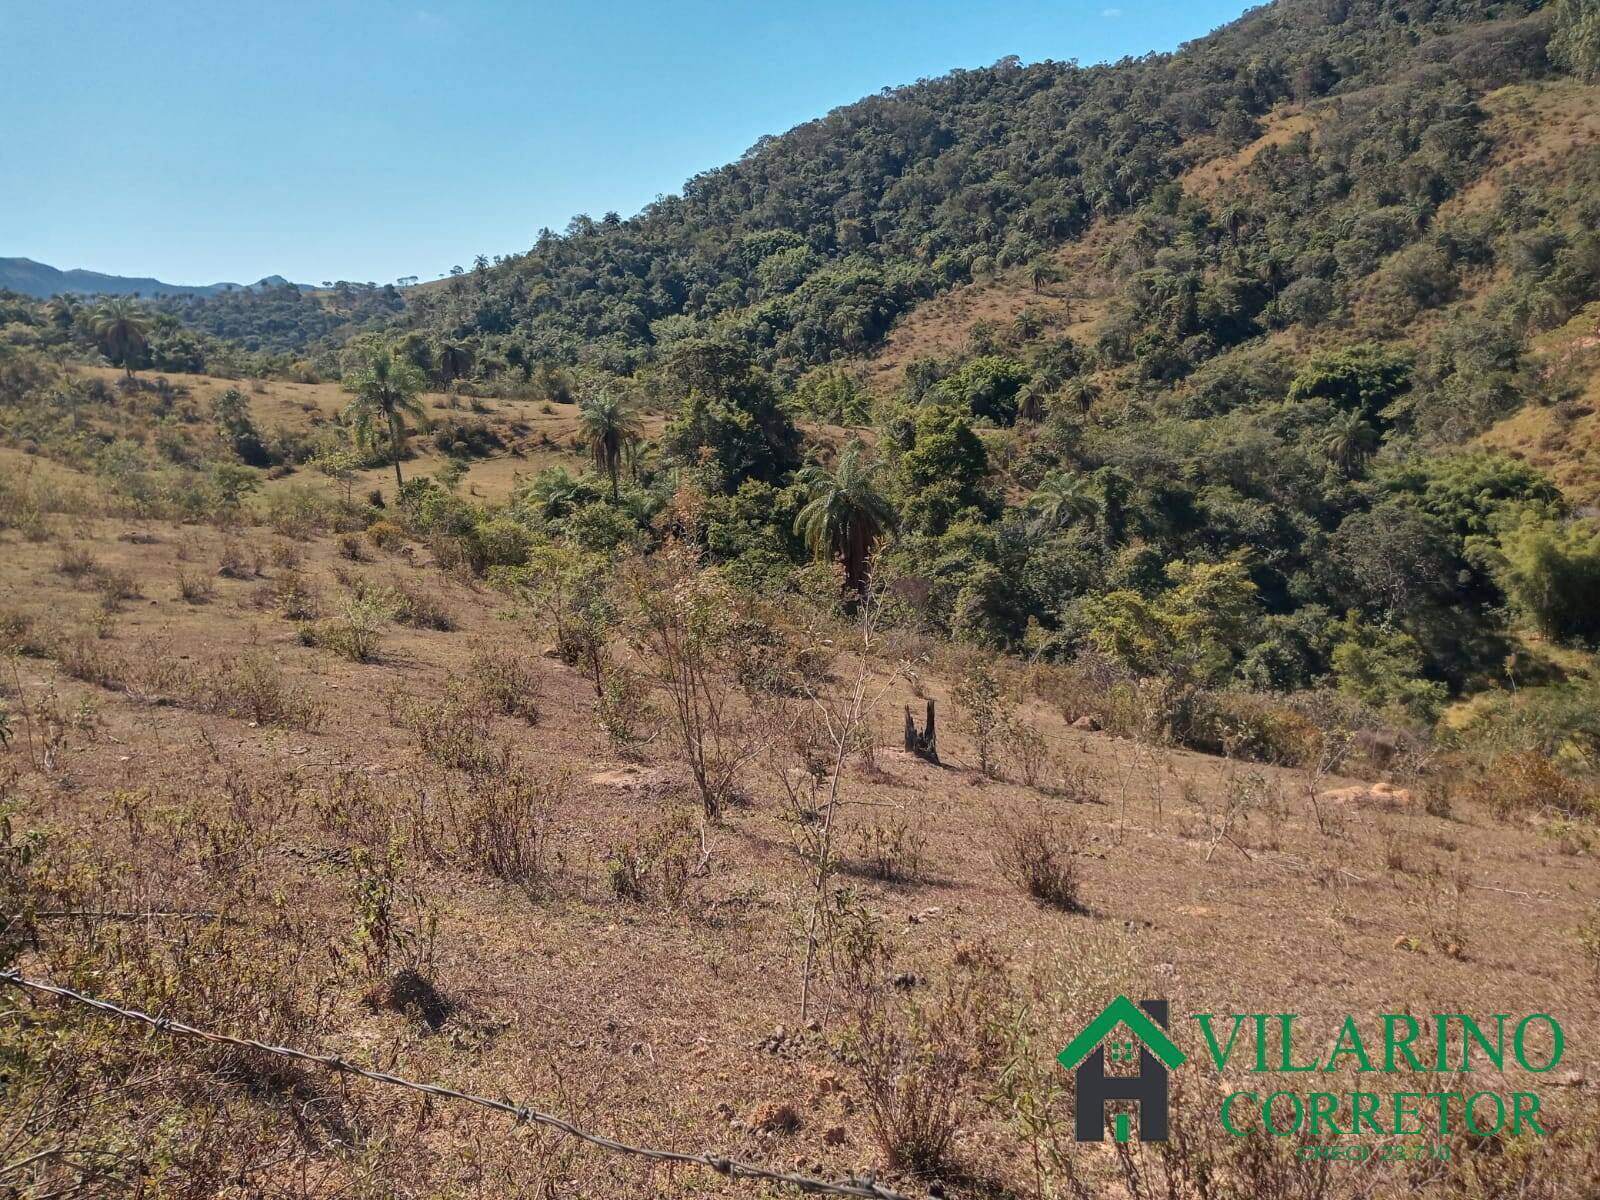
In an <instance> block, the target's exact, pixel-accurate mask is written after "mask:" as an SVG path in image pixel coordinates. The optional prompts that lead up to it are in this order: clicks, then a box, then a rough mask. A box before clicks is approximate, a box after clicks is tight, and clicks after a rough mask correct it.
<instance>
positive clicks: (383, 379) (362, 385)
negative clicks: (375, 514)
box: [344, 345, 425, 488]
mask: <svg viewBox="0 0 1600 1200" xmlns="http://www.w3.org/2000/svg"><path fill="white" fill-rule="evenodd" d="M423 383H424V380H423V377H422V372H421V370H419V369H418V368H417V367H416V365H415V364H413V363H412V362H411V361H410V360H409V359H406V358H405V357H403V356H401V355H399V354H396V353H395V352H394V350H393V349H392V348H391V347H389V346H382V345H376V346H371V347H368V348H367V349H365V350H364V351H363V352H361V354H360V356H359V357H358V358H357V360H356V364H355V367H354V369H352V370H350V371H347V372H346V373H345V377H344V390H345V391H347V392H349V393H351V395H352V396H353V399H352V400H351V401H350V403H349V404H348V405H347V406H346V407H345V410H344V415H345V420H346V421H348V422H349V424H350V431H351V434H352V435H353V437H354V439H355V442H356V444H357V445H358V446H365V447H374V446H376V445H378V443H379V439H380V438H386V439H387V441H388V451H389V457H390V458H391V459H392V460H393V462H394V483H395V487H396V488H399V487H402V486H404V484H405V480H403V479H402V478H401V477H400V457H401V455H403V454H404V453H405V449H406V418H407V417H410V418H411V419H412V420H413V421H416V422H418V423H419V424H420V423H421V422H422V421H423V420H424V419H425V417H424V414H423V411H422V400H421V396H422V387H423Z"/></svg>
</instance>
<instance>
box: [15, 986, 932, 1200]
mask: <svg viewBox="0 0 1600 1200" xmlns="http://www.w3.org/2000/svg"><path fill="white" fill-rule="evenodd" d="M0 984H6V985H9V986H11V987H15V988H21V989H23V990H25V991H31V992H37V993H40V994H42V995H46V996H55V997H56V998H58V999H61V1000H70V1001H72V1002H73V1003H75V1004H81V1005H83V1006H85V1007H87V1008H91V1009H94V1010H95V1011H97V1012H102V1013H106V1014H108V1015H110V1016H113V1017H118V1018H120V1019H122V1020H125V1021H132V1022H136V1023H138V1024H142V1025H148V1026H150V1027H151V1028H152V1029H155V1030H157V1031H158V1032H161V1033H164V1034H168V1035H170V1036H173V1037H186V1038H193V1039H195V1040H196V1041H202V1042H210V1043H212V1044H213V1045H224V1046H237V1047H238V1048H240V1049H242V1050H255V1051H259V1052H261V1053H263V1054H270V1055H274V1056H275V1057H278V1058H288V1059H293V1060H296V1061H298V1062H306V1063H312V1064H314V1065H316V1066H319V1067H322V1068H323V1069H324V1070H328V1071H334V1072H339V1073H343V1074H347V1075H355V1076H358V1077H360V1078H362V1079H367V1080H370V1081H371V1082H373V1083H383V1084H388V1085H389V1086H391V1087H398V1088H405V1089H407V1090H409V1091H413V1092H417V1093H419V1094H421V1095H424V1096H428V1097H436V1098H438V1099H441V1100H459V1101H461V1102H462V1103H464V1104H473V1105H476V1106H477V1107H479V1108H484V1109H489V1110H490V1111H492V1112H499V1113H502V1114H504V1115H506V1116H508V1117H511V1118H512V1119H513V1120H514V1121H515V1122H516V1123H517V1124H519V1125H526V1124H530V1123H531V1124H535V1125H542V1126H544V1127H545V1128H547V1129H554V1130H556V1131H557V1132H558V1133H561V1134H564V1135H566V1136H567V1137H571V1138H575V1139H577V1140H578V1141H581V1142H587V1143H588V1144H589V1145H591V1146H597V1147H599V1148H600V1149H602V1150H609V1151H611V1152H612V1153H614V1154H628V1155H632V1156H634V1157H636V1158H645V1159H649V1160H651V1161H653V1162H663V1163H683V1164H685V1165H688V1166H696V1167H704V1168H706V1169H707V1170H710V1171H715V1172H716V1173H717V1174H719V1175H724V1176H728V1177H730V1178H736V1179H756V1180H762V1181H764V1182H767V1183H775V1184H780V1185H782V1186H784V1187H792V1188H795V1189H796V1190H798V1191H800V1192H802V1193H809V1194H821V1195H831V1196H860V1197H865V1198H866V1200H911V1197H909V1196H906V1195H904V1194H903V1193H900V1192H896V1191H893V1190H891V1189H890V1188H886V1187H884V1186H883V1185H882V1184H880V1183H878V1182H877V1181H876V1180H874V1179H873V1178H872V1177H871V1176H870V1175H869V1176H865V1177H863V1178H861V1179H849V1180H844V1181H840V1182H837V1183H831V1182H829V1181H827V1180H825V1179H817V1178H814V1177H812V1176H809V1175H798V1174H793V1173H791V1172H788V1171H779V1170H776V1169H774V1168H772V1167H765V1166H761V1165H760V1164H758V1163H748V1162H741V1161H739V1160H738V1159H733V1158H727V1157H724V1156H722V1155H719V1154H714V1153H712V1152H711V1151H709V1150H706V1151H702V1152H700V1153H698V1154H691V1153H689V1152H687V1151H683V1150H662V1149H657V1148H652V1147H649V1146H634V1145H631V1144H629V1143H627V1142H623V1141H618V1140H617V1139H616V1138H613V1137H608V1136H607V1135H605V1134H603V1133H593V1132H590V1131H589V1130H586V1129H583V1128H580V1127H579V1126H577V1125H575V1124H573V1123H572V1122H571V1121H569V1120H567V1119H566V1118H565V1117H560V1116H557V1115H555V1114H554V1113H547V1112H541V1111H540V1110H538V1109H536V1108H533V1107H531V1106H529V1105H526V1104H517V1103H515V1102H513V1101H511V1100H493V1099H490V1098H489V1097H488V1096H478V1095H474V1094H473V1093H471V1092H462V1091H458V1090H456V1089H455V1088H449V1087H444V1086H443V1085H441V1084H437V1083H418V1082H417V1081H415V1080H411V1079H403V1078H401V1077H400V1076H398V1075H391V1074H390V1073H389V1072H387V1071H374V1070H370V1069H368V1068H366V1067H360V1066H357V1065H356V1064H354V1063H350V1062H346V1061H345V1060H344V1059H342V1058H339V1057H338V1056H336V1055H332V1054H313V1053H312V1052H311V1051H309V1050H298V1049H296V1048H294V1047H293V1046H273V1045H269V1044H268V1043H266V1042H259V1041H256V1040H255V1039H254V1038H246V1037H234V1036H233V1035H231V1034H226V1033H216V1032H213V1031H211V1030H207V1029H199V1028H196V1027H195V1026H193V1025H186V1024H184V1023H183V1022H182V1021H175V1020H173V1019H172V1018H171V1017H164V1016H162V1017H156V1016H151V1015H150V1014H149V1013H146V1012H141V1011H139V1010H138V1009H136V1008H124V1007H122V1006H121V1005H118V1004H113V1003H111V1002H110V1001H108V1000H100V999H97V998H96V997H94V996H88V995H85V994H84V993H82V992H78V991H74V990H73V989H72V988H68V987H62V986H61V985H59V984H54V983H45V982H43V981H41V980H37V979H29V978H27V977H26V976H24V975H23V974H22V973H21V972H18V971H0Z"/></svg>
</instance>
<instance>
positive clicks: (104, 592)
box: [94, 570, 141, 612]
mask: <svg viewBox="0 0 1600 1200" xmlns="http://www.w3.org/2000/svg"><path fill="white" fill-rule="evenodd" d="M94 587H95V591H97V592H99V593H100V607H101V608H103V609H104V610H105V611H106V612H116V611H117V610H118V609H119V608H120V607H121V606H122V604H123V602H124V601H127V600H137V599H138V598H139V596H140V595H141V593H140V591H139V584H138V581H137V580H135V579H134V577H133V576H132V575H131V574H130V573H129V572H127V571H108V570H100V571H97V572H96V573H95V577H94Z"/></svg>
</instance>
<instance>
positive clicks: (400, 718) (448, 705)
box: [396, 680, 511, 775]
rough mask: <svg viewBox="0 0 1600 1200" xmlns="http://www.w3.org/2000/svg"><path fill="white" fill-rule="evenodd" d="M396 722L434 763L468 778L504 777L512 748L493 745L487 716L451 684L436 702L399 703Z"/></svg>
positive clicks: (454, 683)
mask: <svg viewBox="0 0 1600 1200" xmlns="http://www.w3.org/2000/svg"><path fill="white" fill-rule="evenodd" d="M396 722H397V723H398V724H400V725H403V726H405V727H406V728H408V729H410V730H411V731H412V732H413V733H415V734H416V735H417V745H418V746H419V747H420V748H421V750H422V752H423V753H424V754H426V755H427V756H428V757H429V758H431V759H432V760H433V761H434V762H436V763H438V764H439V765H440V766H443V767H450V768H452V769H453V770H457V771H465V772H467V773H468V774H469V775H493V774H504V773H505V772H506V771H507V770H508V769H509V767H510V763H511V747H510V746H509V745H507V744H506V743H504V742H499V741H496V740H495V738H494V736H493V730H492V729H491V728H490V725H489V715H488V713H486V712H485V711H484V710H483V707H482V706H481V705H479V704H474V703H472V702H470V701H469V699H468V698H467V697H466V696H465V695H464V694H463V692H462V688H461V686H460V684H459V682H458V681H455V680H452V681H451V682H450V684H449V685H448V686H447V687H446V689H445V694H444V696H443V697H442V698H441V699H439V700H432V701H429V700H413V701H401V703H400V705H399V708H398V711H397V713H396Z"/></svg>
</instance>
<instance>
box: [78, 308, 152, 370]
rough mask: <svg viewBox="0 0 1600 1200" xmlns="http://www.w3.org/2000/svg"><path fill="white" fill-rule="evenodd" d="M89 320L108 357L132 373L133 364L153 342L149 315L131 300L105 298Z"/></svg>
mask: <svg viewBox="0 0 1600 1200" xmlns="http://www.w3.org/2000/svg"><path fill="white" fill-rule="evenodd" d="M90 320H91V321H92V325H91V328H92V329H93V330H94V336H95V338H96V339H97V340H98V341H99V342H100V346H101V348H102V349H103V350H104V351H105V352H106V357H107V358H109V359H110V360H111V361H112V362H114V363H116V364H117V365H118V366H120V367H122V368H123V369H124V370H125V371H127V372H128V375H129V377H130V378H131V377H132V376H133V368H134V365H135V364H136V363H137V362H138V361H139V358H140V356H141V355H143V354H144V352H145V350H146V348H148V346H149V345H150V340H149V335H150V318H149V317H147V316H146V315H145V314H144V311H143V310H142V309H140V308H139V306H138V305H137V304H135V303H134V302H133V301H132V300H129V299H127V298H126V297H122V296H118V297H115V298H114V299H110V300H103V301H101V302H100V305H99V307H98V308H96V309H95V310H94V313H93V315H92V316H91V318H90Z"/></svg>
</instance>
